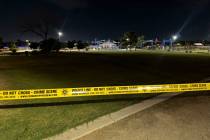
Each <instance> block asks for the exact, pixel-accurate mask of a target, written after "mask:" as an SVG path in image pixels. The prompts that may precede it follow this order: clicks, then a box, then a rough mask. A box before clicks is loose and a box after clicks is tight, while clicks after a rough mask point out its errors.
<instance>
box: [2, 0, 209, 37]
mask: <svg viewBox="0 0 210 140" xmlns="http://www.w3.org/2000/svg"><path fill="white" fill-rule="evenodd" d="M0 2H1V4H0V17H1V22H0V36H3V38H4V39H5V40H11V39H12V40H16V39H23V40H25V39H30V40H39V39H40V38H38V37H37V36H34V35H31V34H22V33H21V32H20V27H21V25H23V24H25V23H27V22H30V21H33V20H34V19H38V18H39V17H41V16H42V15H49V16H50V17H55V18H56V19H57V20H59V25H58V26H57V28H54V30H53V31H52V33H51V35H52V36H54V37H55V35H56V32H57V31H58V30H59V29H62V31H63V32H64V34H65V36H64V37H63V38H62V39H63V40H73V39H81V40H93V39H95V38H97V39H118V38H119V37H120V36H121V35H122V33H123V32H126V31H135V32H137V33H138V34H139V35H141V34H143V35H145V37H146V38H147V39H154V38H156V37H158V38H160V39H163V38H165V39H167V38H169V37H170V36H171V35H172V34H174V33H177V32H179V33H180V35H181V38H180V39H182V40H184V39H192V40H196V39H208V40H210V0H125V1H123V0H0Z"/></svg>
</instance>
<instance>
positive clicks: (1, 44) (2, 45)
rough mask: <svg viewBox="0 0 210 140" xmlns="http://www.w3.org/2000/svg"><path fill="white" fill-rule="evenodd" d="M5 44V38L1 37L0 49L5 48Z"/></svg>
mask: <svg viewBox="0 0 210 140" xmlns="http://www.w3.org/2000/svg"><path fill="white" fill-rule="evenodd" d="M3 43H4V42H3V38H2V37H0V48H3V47H4V44H3Z"/></svg>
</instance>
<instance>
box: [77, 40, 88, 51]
mask: <svg viewBox="0 0 210 140" xmlns="http://www.w3.org/2000/svg"><path fill="white" fill-rule="evenodd" d="M88 45H89V44H88V43H83V42H82V41H78V42H77V49H79V50H81V49H85V48H86V47H88Z"/></svg>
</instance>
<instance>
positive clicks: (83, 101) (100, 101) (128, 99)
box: [0, 91, 210, 109]
mask: <svg viewBox="0 0 210 140" xmlns="http://www.w3.org/2000/svg"><path fill="white" fill-rule="evenodd" d="M158 95H160V94H150V96H148V95H145V96H142V97H127V98H125V97H124V98H115V99H93V100H91V99H88V100H82V101H63V102H51V103H32V104H30V103H28V104H12V105H0V109H16V108H34V107H52V106H65V105H78V104H94V103H109V102H121V101H133V104H134V103H138V102H140V101H142V100H145V99H150V98H153V97H156V96H158ZM169 96H170V95H169ZM196 96H209V97H210V92H209V91H205V92H186V93H183V94H181V95H178V96H175V97H178V98H188V97H196ZM175 97H173V98H175ZM158 98H168V96H158V97H157V99H158Z"/></svg>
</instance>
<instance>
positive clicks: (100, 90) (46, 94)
mask: <svg viewBox="0 0 210 140" xmlns="http://www.w3.org/2000/svg"><path fill="white" fill-rule="evenodd" d="M209 90H210V83H191V84H164V85H136V86H108V87H84V88H63V89H62V88H60V89H33V90H2V91H0V100H23V99H41V98H64V97H82V96H99V95H125V94H147V93H172V92H187V91H209Z"/></svg>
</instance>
